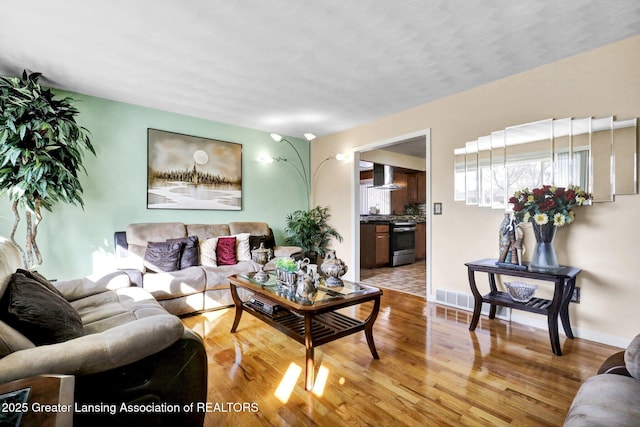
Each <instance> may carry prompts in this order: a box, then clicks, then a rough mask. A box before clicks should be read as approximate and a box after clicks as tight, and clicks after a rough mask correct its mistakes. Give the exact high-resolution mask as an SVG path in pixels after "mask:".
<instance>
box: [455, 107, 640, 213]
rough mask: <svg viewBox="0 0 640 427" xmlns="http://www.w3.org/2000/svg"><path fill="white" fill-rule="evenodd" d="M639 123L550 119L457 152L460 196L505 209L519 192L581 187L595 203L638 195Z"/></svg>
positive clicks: (495, 135)
mask: <svg viewBox="0 0 640 427" xmlns="http://www.w3.org/2000/svg"><path fill="white" fill-rule="evenodd" d="M637 140H638V138H637V119H635V118H633V119H627V120H615V119H614V117H613V116H609V117H603V118H593V117H586V118H579V119H574V118H565V119H547V120H540V121H537V122H532V123H526V124H523V125H518V126H511V127H508V128H506V129H504V130H499V131H495V132H492V133H491V135H487V136H481V137H479V138H478V139H477V140H473V141H468V142H467V143H466V144H465V146H464V147H463V148H462V147H461V148H458V149H456V150H455V151H454V171H455V172H454V174H455V183H454V186H455V197H454V199H455V200H456V201H465V202H466V203H467V204H469V205H478V206H481V207H492V208H494V209H505V208H506V207H507V206H506V204H507V201H508V199H509V197H511V195H513V193H514V192H515V191H517V190H520V189H522V188H525V187H529V188H535V187H539V186H541V185H555V186H558V187H566V186H568V185H579V186H580V187H581V188H583V189H586V190H587V191H588V192H589V193H591V194H592V196H593V201H594V202H605V201H613V200H614V197H615V195H622V194H637V193H638V170H637V157H638V149H637V145H638V144H637Z"/></svg>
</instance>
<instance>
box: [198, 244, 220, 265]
mask: <svg viewBox="0 0 640 427" xmlns="http://www.w3.org/2000/svg"><path fill="white" fill-rule="evenodd" d="M217 247H218V238H217V237H211V238H209V239H206V240H200V265H204V266H207V267H217V266H218V263H217V258H216V249H217Z"/></svg>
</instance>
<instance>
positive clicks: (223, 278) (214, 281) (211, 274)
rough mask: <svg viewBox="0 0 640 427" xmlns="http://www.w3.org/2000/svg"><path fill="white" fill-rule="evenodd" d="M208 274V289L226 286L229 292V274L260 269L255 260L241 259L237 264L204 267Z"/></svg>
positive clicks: (245, 272)
mask: <svg viewBox="0 0 640 427" xmlns="http://www.w3.org/2000/svg"><path fill="white" fill-rule="evenodd" d="M202 270H203V271H204V273H205V275H206V289H207V290H212V289H221V288H224V289H225V291H226V292H229V279H228V277H229V276H233V275H234V274H247V273H251V272H254V271H258V264H256V263H255V262H253V261H241V262H239V263H237V264H235V265H219V266H217V267H213V268H212V267H202Z"/></svg>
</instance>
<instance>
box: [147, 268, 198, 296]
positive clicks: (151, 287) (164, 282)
mask: <svg viewBox="0 0 640 427" xmlns="http://www.w3.org/2000/svg"><path fill="white" fill-rule="evenodd" d="M205 280H206V279H205V275H204V272H203V270H202V267H189V268H185V269H184V270H177V271H172V272H170V273H156V274H145V275H144V277H143V279H142V283H143V284H142V287H143V288H144V290H145V291H147V292H149V293H150V294H151V295H153V297H154V298H155V299H156V300H158V301H162V300H165V299H169V298H177V297H182V296H187V295H192V294H195V293H198V292H202V291H204V289H205Z"/></svg>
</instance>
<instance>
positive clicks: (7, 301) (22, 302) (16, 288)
mask: <svg viewBox="0 0 640 427" xmlns="http://www.w3.org/2000/svg"><path fill="white" fill-rule="evenodd" d="M2 316H3V318H4V320H5V321H6V322H7V323H8V324H9V325H10V326H12V327H13V328H15V329H17V330H18V331H19V332H21V333H22V334H24V335H25V336H26V337H27V338H28V339H29V340H31V341H32V342H33V343H34V344H36V345H44V344H53V343H58V342H63V341H68V340H71V339H74V338H78V337H81V336H83V335H84V327H83V325H82V320H81V319H80V315H79V314H78V312H77V311H76V310H75V309H74V308H73V307H72V306H71V304H69V302H67V301H66V300H65V299H64V298H62V297H61V296H60V295H59V294H57V293H55V292H53V291H51V290H50V289H49V288H47V287H45V286H43V285H42V284H41V283H39V282H38V281H36V280H33V279H30V278H29V277H27V276H25V275H24V274H22V273H14V274H13V275H12V276H11V279H10V280H9V287H8V289H7V291H6V293H5V295H4V297H3V299H2Z"/></svg>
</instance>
